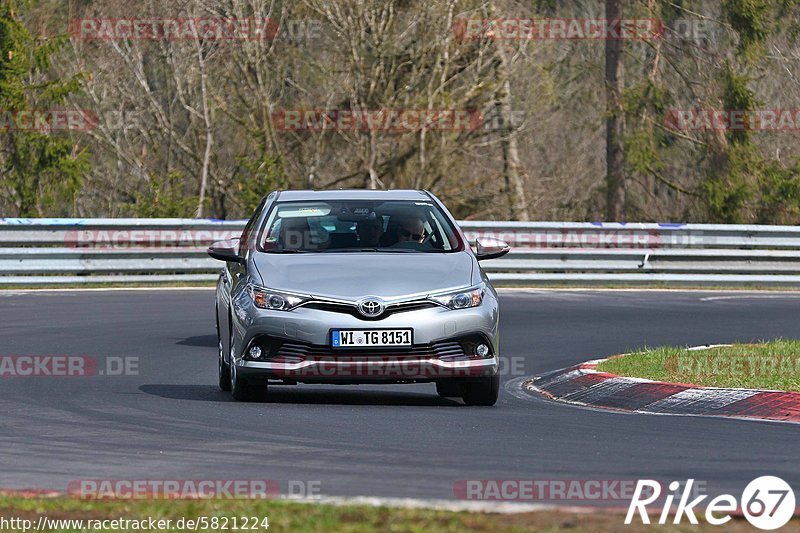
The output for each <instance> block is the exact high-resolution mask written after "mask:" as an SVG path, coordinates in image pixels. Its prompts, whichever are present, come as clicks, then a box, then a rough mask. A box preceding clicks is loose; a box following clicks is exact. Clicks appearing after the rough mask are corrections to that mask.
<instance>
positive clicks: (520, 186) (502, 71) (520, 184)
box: [496, 41, 530, 221]
mask: <svg viewBox="0 0 800 533" xmlns="http://www.w3.org/2000/svg"><path fill="white" fill-rule="evenodd" d="M503 46H504V44H503V42H502V41H498V42H497V58H498V65H497V71H498V75H499V76H500V79H501V80H502V83H501V87H502V88H501V90H500V92H499V93H498V94H497V95H496V105H497V108H498V109H499V111H500V135H501V136H502V138H501V140H500V146H501V148H502V151H503V178H504V180H505V189H506V195H507V199H508V206H509V211H510V213H511V219H512V220H522V221H527V220H530V217H529V216H528V202H527V200H526V197H525V182H524V180H523V176H522V173H521V172H520V167H521V166H522V165H521V164H520V161H519V148H518V145H517V130H516V125H515V124H514V121H513V108H512V105H511V80H510V77H509V68H508V56H507V55H506V52H505V50H503Z"/></svg>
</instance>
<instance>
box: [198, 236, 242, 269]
mask: <svg viewBox="0 0 800 533" xmlns="http://www.w3.org/2000/svg"><path fill="white" fill-rule="evenodd" d="M206 252H207V253H208V255H210V256H211V257H213V258H214V259H218V260H220V261H226V262H229V263H239V264H240V265H243V264H245V259H244V257H242V256H241V255H239V239H231V240H228V241H217V242H215V243H214V244H212V245H211V246H209V247H208V250H206Z"/></svg>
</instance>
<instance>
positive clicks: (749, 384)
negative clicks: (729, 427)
mask: <svg viewBox="0 0 800 533" xmlns="http://www.w3.org/2000/svg"><path fill="white" fill-rule="evenodd" d="M597 369H598V370H599V371H601V372H610V373H612V374H619V375H621V376H629V377H637V378H645V379H652V380H656V381H670V382H677V383H691V384H694V385H706V386H709V387H732V388H746V389H770V390H783V391H800V340H792V339H781V340H776V341H770V342H765V343H763V344H733V345H730V346H721V347H716V348H709V349H707V350H688V349H686V348H679V347H674V346H663V347H660V348H652V349H644V350H640V351H636V352H633V353H631V354H629V355H625V356H623V357H615V358H612V359H609V360H608V361H605V362H603V363H600V365H599V366H598V367H597Z"/></svg>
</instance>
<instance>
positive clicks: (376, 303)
mask: <svg viewBox="0 0 800 533" xmlns="http://www.w3.org/2000/svg"><path fill="white" fill-rule="evenodd" d="M385 309H386V304H385V303H383V300H381V299H380V298H364V299H363V300H361V301H359V302H358V312H359V313H361V314H362V315H364V316H366V317H369V318H375V317H376V316H380V315H382V314H383V311H384V310H385Z"/></svg>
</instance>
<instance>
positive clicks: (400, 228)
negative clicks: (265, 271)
mask: <svg viewBox="0 0 800 533" xmlns="http://www.w3.org/2000/svg"><path fill="white" fill-rule="evenodd" d="M258 247H259V250H261V251H262V252H267V253H304V252H310V253H314V252H316V253H325V252H340V253H346V252H398V253H400V252H407V253H437V252H438V253H443V252H458V251H462V250H463V249H464V244H463V242H462V240H461V237H460V236H459V234H458V232H457V231H456V230H455V228H454V227H453V225H452V223H451V222H450V220H449V218H448V217H447V216H446V215H445V214H444V213H443V212H442V210H441V209H440V208H439V207H438V206H437V205H436V204H434V203H433V202H418V201H399V200H390V201H367V200H333V201H326V202H320V201H308V202H278V203H277V204H275V205H274V206H273V207H272V210H271V212H270V214H269V216H268V217H267V220H266V223H265V225H264V231H262V232H261V235H260V237H259V243H258Z"/></svg>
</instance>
